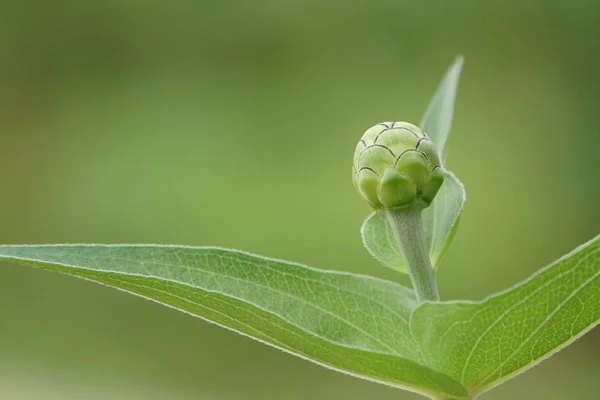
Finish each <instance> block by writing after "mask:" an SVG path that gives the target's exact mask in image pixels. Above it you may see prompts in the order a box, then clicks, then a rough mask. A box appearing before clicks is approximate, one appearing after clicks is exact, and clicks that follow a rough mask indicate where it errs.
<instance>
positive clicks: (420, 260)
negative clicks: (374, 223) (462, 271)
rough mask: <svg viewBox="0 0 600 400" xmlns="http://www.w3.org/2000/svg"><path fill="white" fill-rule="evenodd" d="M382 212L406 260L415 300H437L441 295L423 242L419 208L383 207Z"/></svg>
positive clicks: (423, 236)
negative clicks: (389, 208)
mask: <svg viewBox="0 0 600 400" xmlns="http://www.w3.org/2000/svg"><path fill="white" fill-rule="evenodd" d="M385 213H386V217H387V220H388V221H389V223H390V226H391V227H392V231H393V232H394V237H395V238H396V242H398V246H399V247H400V251H401V252H402V256H403V257H404V259H405V260H406V266H407V268H408V273H409V275H410V280H411V281H412V284H413V288H414V290H415V294H416V295H417V301H418V302H419V303H420V302H423V301H427V300H429V301H439V299H440V295H439V293H438V288H437V283H436V281H435V276H434V274H433V268H432V267H431V262H430V261H429V254H428V253H427V246H426V245H425V235H424V234H423V223H422V221H421V208H420V207H408V208H399V209H394V210H386V211H385Z"/></svg>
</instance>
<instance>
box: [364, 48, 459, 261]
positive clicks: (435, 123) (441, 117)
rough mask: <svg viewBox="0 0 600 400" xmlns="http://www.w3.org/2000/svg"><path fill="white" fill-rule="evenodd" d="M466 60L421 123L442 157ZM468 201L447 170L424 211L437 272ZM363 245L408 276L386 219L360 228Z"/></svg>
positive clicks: (452, 71) (449, 75) (452, 70)
mask: <svg viewBox="0 0 600 400" xmlns="http://www.w3.org/2000/svg"><path fill="white" fill-rule="evenodd" d="M463 62H464V59H463V57H462V56H458V57H457V58H456V60H455V61H454V63H453V64H452V65H451V66H450V67H449V68H448V70H447V71H446V74H445V75H444V78H443V79H442V81H441V82H440V84H439V85H438V87H437V89H436V91H435V94H434V95H433V98H432V99H431V101H430V102H429V105H428V106H427V110H426V111H425V114H424V115H423V119H422V121H421V129H423V131H424V132H425V133H427V135H428V136H429V138H430V139H431V140H432V141H433V143H434V145H435V147H436V149H437V151H438V153H439V154H440V157H443V155H444V146H445V144H446V140H447V138H448V134H449V133H450V128H451V126H452V115H453V113H454V101H455V99H456V90H457V88H458V80H459V78H460V72H461V70H462V66H463ZM465 201H466V193H465V188H464V186H463V184H462V183H461V182H460V181H459V180H458V178H457V177H456V176H455V175H454V174H453V173H452V172H450V171H448V170H446V174H445V180H444V184H443V185H442V187H441V188H440V191H439V192H438V194H437V196H436V197H435V199H434V200H433V203H432V204H431V205H430V206H429V207H427V208H426V209H425V210H423V231H424V232H425V238H426V241H427V245H428V251H429V255H430V259H431V265H432V266H433V268H434V269H437V268H438V267H439V265H440V262H441V260H442V256H443V255H444V253H445V252H446V250H447V248H448V246H449V245H450V243H452V240H453V239H454V234H455V233H456V229H457V227H458V221H459V219H460V215H461V213H462V210H463V207H464V204H465ZM361 235H362V238H363V244H364V245H365V247H366V249H367V250H368V251H369V253H371V255H372V256H373V257H374V258H375V259H376V260H377V261H379V262H380V263H382V264H383V265H384V266H386V267H388V268H392V269H394V270H396V271H400V272H403V273H408V271H407V269H406V263H405V262H404V258H403V257H402V255H401V253H400V249H399V248H398V245H397V244H396V240H395V239H394V236H393V233H392V230H391V228H390V226H389V225H388V223H387V220H386V219H385V217H384V216H382V215H379V214H377V213H373V214H371V215H370V216H369V217H367V219H366V220H365V222H363V225H362V228H361Z"/></svg>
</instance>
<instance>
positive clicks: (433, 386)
mask: <svg viewBox="0 0 600 400" xmlns="http://www.w3.org/2000/svg"><path fill="white" fill-rule="evenodd" d="M0 260H5V261H14V262H19V263H24V264H28V265H32V266H37V267H41V268H44V269H48V270H53V271H57V272H62V273H66V274H69V275H72V276H76V277H79V278H83V279H87V280H92V281H94V282H97V283H101V284H104V285H108V286H111V287H113V288H118V289H120V290H124V291H126V292H129V293H132V294H136V295H138V296H142V297H145V298H147V299H150V300H153V301H156V302H159V303H161V304H164V305H168V306H170V307H173V308H176V309H178V310H182V311H184V312H187V313H189V314H192V315H195V316H198V317H200V318H203V319H205V320H208V321H210V322H213V323H216V324H218V325H220V326H223V327H226V328H228V329H230V330H234V331H236V332H238V333H241V334H243V335H245V336H249V337H251V338H254V339H256V340H259V341H261V342H263V343H267V344H269V345H271V346H274V347H276V348H279V349H281V350H283V351H286V352H288V353H291V354H294V355H297V356H299V357H302V358H305V359H309V360H311V361H313V362H316V363H317V364H320V365H323V366H326V367H328V368H332V369H335V370H338V371H341V372H345V373H348V374H351V375H354V376H358V377H362V378H364V379H369V380H373V381H377V382H380V383H384V384H388V385H392V386H396V387H400V388H403V389H406V390H411V391H414V392H418V393H422V394H427V395H429V394H432V393H444V394H448V395H452V396H459V397H460V396H462V395H465V394H466V390H465V389H464V388H463V387H462V386H461V385H460V384H458V383H457V382H455V381H454V380H452V379H450V378H448V377H446V376H445V375H443V374H441V373H439V372H436V371H434V370H432V369H430V368H428V367H425V366H422V365H420V364H419V362H418V358H419V353H418V346H417V345H416V344H415V342H414V338H413V337H412V334H411V333H410V330H409V329H408V316H409V314H410V311H411V310H412V308H413V307H414V299H413V298H412V297H411V292H410V291H409V290H408V289H406V288H403V287H401V286H399V285H396V284H394V283H391V282H386V281H382V280H378V279H374V278H370V277H364V276H357V275H352V274H347V273H337V272H329V271H320V270H316V269H312V268H308V267H304V266H301V265H299V264H293V263H287V262H283V261H280V260H274V259H267V258H264V257H259V256H254V255H250V254H247V253H243V252H237V251H233V250H225V249H218V248H192V247H177V246H118V245H117V246H105V245H104V246H103V245H88V246H85V245H65V246H0ZM182 267H186V268H182Z"/></svg>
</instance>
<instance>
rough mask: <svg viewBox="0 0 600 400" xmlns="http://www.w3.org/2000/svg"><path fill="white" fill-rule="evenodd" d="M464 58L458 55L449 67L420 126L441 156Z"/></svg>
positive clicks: (448, 129)
mask: <svg viewBox="0 0 600 400" xmlns="http://www.w3.org/2000/svg"><path fill="white" fill-rule="evenodd" d="M463 62H464V58H463V57H462V56H458V57H456V60H454V63H452V65H451V66H450V68H448V70H447V71H446V74H445V75H444V78H442V81H441V82H440V84H439V85H438V87H437V89H436V91H435V94H434V95H433V98H432V99H431V101H430V102H429V105H428V106H427V110H426V111H425V114H424V115H423V118H422V119H421V124H420V127H421V129H422V130H423V131H424V132H425V133H426V134H427V136H429V138H430V139H431V141H432V142H433V144H434V145H435V148H436V149H437V151H438V153H439V154H440V157H442V159H443V158H444V147H445V146H446V140H447V139H448V134H449V133H450V128H451V127H452V117H453V115H454V100H455V99H456V90H457V89H458V80H459V78H460V72H461V71H462V66H463Z"/></svg>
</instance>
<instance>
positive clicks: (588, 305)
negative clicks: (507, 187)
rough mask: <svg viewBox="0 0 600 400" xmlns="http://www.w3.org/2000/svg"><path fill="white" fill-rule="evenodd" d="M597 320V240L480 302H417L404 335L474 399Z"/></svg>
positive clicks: (599, 260) (599, 279)
mask: <svg viewBox="0 0 600 400" xmlns="http://www.w3.org/2000/svg"><path fill="white" fill-rule="evenodd" d="M599 320H600V235H599V236H596V238H595V239H593V240H591V241H590V242H588V243H586V244H584V245H582V246H580V247H578V248H577V249H575V250H574V251H573V252H571V253H570V254H568V255H566V256H564V257H562V258H561V259H559V260H557V261H556V262H554V263H553V264H551V265H550V266H548V267H546V268H544V269H543V270H541V271H539V272H538V273H536V274H535V275H533V276H532V277H531V278H529V279H528V280H526V281H524V282H522V283H520V284H518V285H517V286H515V287H513V288H512V289H510V290H507V291H505V292H503V293H499V294H496V295H493V296H491V297H489V298H487V299H486V300H483V301H480V302H468V301H456V302H444V303H423V304H422V305H420V306H418V307H417V308H416V309H415V311H414V312H413V315H412V318H411V330H412V332H413V334H414V335H415V337H418V338H419V340H420V342H421V347H422V350H423V356H424V357H425V364H426V365H428V366H429V367H431V368H434V369H436V370H439V371H443V372H445V373H447V374H448V375H450V376H451V377H453V378H454V379H456V380H458V381H459V382H461V383H462V384H463V385H465V387H467V388H468V389H469V391H470V392H471V394H477V393H481V392H483V391H486V390H488V389H490V388H492V387H494V386H496V385H498V384H500V383H502V382H503V381H505V380H507V379H509V378H511V377H513V376H515V375H517V374H519V373H520V372H523V371H525V370H526V369H528V368H531V367H532V366H533V365H535V364H537V363H538V362H540V361H542V360H543V359H545V358H547V357H550V356H551V355H552V354H553V353H555V352H557V351H558V350H560V349H562V348H563V347H565V346H567V345H568V344H569V343H571V342H573V341H574V340H575V339H577V338H578V337H580V336H581V335H583V334H584V333H585V332H587V331H589V330H590V329H592V328H593V327H594V326H596V325H597V324H598V322H599Z"/></svg>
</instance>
